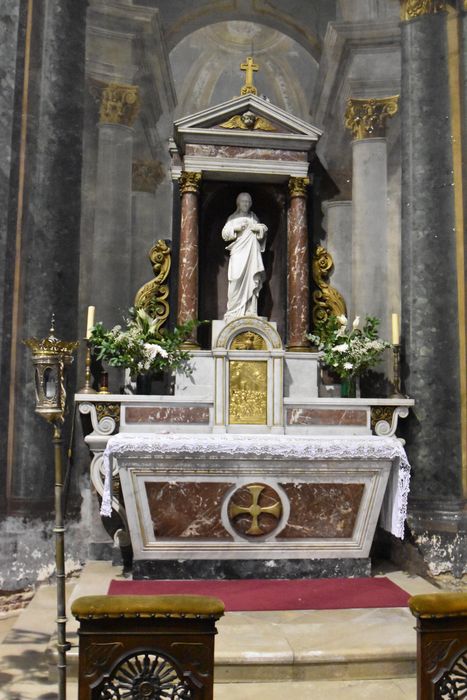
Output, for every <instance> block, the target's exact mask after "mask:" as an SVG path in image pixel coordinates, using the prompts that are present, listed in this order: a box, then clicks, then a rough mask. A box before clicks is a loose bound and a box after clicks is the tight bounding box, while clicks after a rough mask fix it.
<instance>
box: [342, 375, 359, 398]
mask: <svg viewBox="0 0 467 700" xmlns="http://www.w3.org/2000/svg"><path fill="white" fill-rule="evenodd" d="M356 396H357V377H344V378H343V379H342V382H341V397H342V398H343V399H355V398H356Z"/></svg>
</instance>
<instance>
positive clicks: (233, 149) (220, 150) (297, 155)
mask: <svg viewBox="0 0 467 700" xmlns="http://www.w3.org/2000/svg"><path fill="white" fill-rule="evenodd" d="M186 155H187V156H208V157H210V158H245V159H247V160H248V159H251V158H254V159H260V160H261V159H262V160H279V161H295V162H300V163H302V162H306V160H307V157H308V156H307V154H306V153H305V152H304V151H287V150H282V149H277V150H276V149H272V148H248V147H247V146H214V145H206V144H198V143H196V144H187V146H186Z"/></svg>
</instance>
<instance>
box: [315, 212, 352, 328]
mask: <svg viewBox="0 0 467 700" xmlns="http://www.w3.org/2000/svg"><path fill="white" fill-rule="evenodd" d="M322 209H323V214H324V221H323V228H324V230H325V231H326V250H327V251H328V252H329V254H330V255H331V257H332V259H333V261H334V269H333V272H332V286H333V287H335V288H336V289H337V290H338V291H339V292H340V293H341V294H342V296H343V297H344V300H345V303H346V305H347V312H348V313H349V315H351V314H352V313H353V309H352V308H351V304H352V202H349V201H346V200H336V201H334V200H327V201H326V202H323V206H322Z"/></svg>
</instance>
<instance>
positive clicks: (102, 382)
mask: <svg viewBox="0 0 467 700" xmlns="http://www.w3.org/2000/svg"><path fill="white" fill-rule="evenodd" d="M99 394H110V391H109V373H108V372H101V376H100V378H99Z"/></svg>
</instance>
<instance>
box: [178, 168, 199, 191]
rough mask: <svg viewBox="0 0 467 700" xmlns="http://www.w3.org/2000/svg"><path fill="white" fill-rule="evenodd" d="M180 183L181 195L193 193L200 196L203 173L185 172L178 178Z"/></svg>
mask: <svg viewBox="0 0 467 700" xmlns="http://www.w3.org/2000/svg"><path fill="white" fill-rule="evenodd" d="M178 181H179V183H180V194H181V195H182V194H186V193H187V192H193V193H194V194H199V186H200V184H201V173H189V172H183V173H182V174H181V175H180V177H179V178H178Z"/></svg>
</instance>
